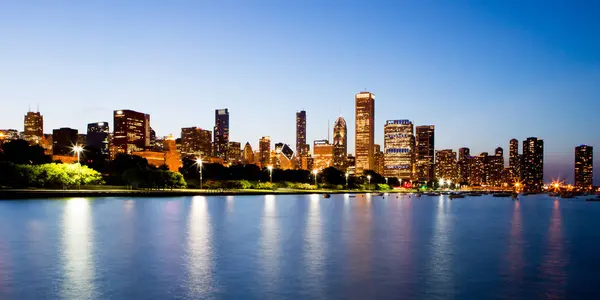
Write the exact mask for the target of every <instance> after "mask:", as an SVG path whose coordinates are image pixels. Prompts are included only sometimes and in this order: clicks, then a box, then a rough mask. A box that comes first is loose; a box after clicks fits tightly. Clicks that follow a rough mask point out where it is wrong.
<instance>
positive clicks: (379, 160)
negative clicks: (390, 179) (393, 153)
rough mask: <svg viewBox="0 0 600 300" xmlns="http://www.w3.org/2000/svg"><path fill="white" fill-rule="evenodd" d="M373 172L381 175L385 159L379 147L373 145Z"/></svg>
mask: <svg viewBox="0 0 600 300" xmlns="http://www.w3.org/2000/svg"><path fill="white" fill-rule="evenodd" d="M373 165H374V167H373V171H375V173H377V174H379V175H383V173H384V170H385V157H384V155H383V151H381V145H379V144H375V146H374V149H373Z"/></svg>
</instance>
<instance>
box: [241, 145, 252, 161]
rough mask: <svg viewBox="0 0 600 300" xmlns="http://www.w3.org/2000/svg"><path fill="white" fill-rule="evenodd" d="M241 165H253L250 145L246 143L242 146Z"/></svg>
mask: <svg viewBox="0 0 600 300" xmlns="http://www.w3.org/2000/svg"><path fill="white" fill-rule="evenodd" d="M242 163H244V164H253V163H254V151H252V146H250V143H248V142H246V145H244V158H243V159H242Z"/></svg>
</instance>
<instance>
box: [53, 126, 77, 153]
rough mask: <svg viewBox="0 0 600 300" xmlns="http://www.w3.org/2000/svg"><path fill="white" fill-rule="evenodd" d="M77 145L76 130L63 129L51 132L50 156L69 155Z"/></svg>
mask: <svg viewBox="0 0 600 300" xmlns="http://www.w3.org/2000/svg"><path fill="white" fill-rule="evenodd" d="M76 143H77V129H71V128H68V127H63V128H59V129H54V130H52V154H53V155H71V154H73V146H74V145H75V144H76Z"/></svg>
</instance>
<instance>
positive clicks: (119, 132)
mask: <svg viewBox="0 0 600 300" xmlns="http://www.w3.org/2000/svg"><path fill="white" fill-rule="evenodd" d="M113 130H114V132H113V139H112V144H113V146H114V149H115V150H116V151H117V152H118V153H126V154H131V153H132V152H137V151H144V150H147V149H148V148H149V147H150V115H148V114H144V113H141V112H137V111H133V110H115V111H114V113H113ZM115 154H116V153H115Z"/></svg>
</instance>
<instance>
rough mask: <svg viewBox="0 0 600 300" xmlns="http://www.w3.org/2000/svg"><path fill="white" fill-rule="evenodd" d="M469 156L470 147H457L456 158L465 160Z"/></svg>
mask: <svg viewBox="0 0 600 300" xmlns="http://www.w3.org/2000/svg"><path fill="white" fill-rule="evenodd" d="M470 157H471V149H469V148H465V147H463V148H460V149H458V160H459V161H461V160H467V159H469V158H470Z"/></svg>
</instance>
